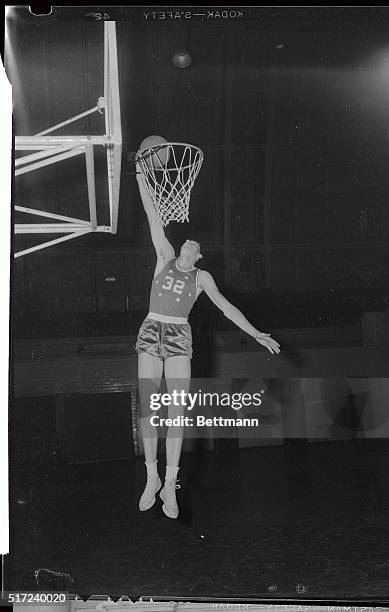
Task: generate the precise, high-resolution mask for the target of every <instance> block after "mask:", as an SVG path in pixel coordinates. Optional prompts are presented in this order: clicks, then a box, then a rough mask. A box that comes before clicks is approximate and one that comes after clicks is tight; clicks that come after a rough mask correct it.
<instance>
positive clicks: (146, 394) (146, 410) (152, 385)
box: [138, 352, 163, 511]
mask: <svg viewBox="0 0 389 612" xmlns="http://www.w3.org/2000/svg"><path fill="white" fill-rule="evenodd" d="M162 371H163V362H162V360H161V359H159V358H158V357H155V356H154V355H151V354H150V353H146V352H145V353H139V354H138V378H139V398H140V411H141V413H140V430H141V436H142V442H143V448H144V453H145V464H146V469H147V483H146V487H145V490H144V491H143V494H142V496H141V498H140V501H139V509H140V510H141V511H144V510H148V509H149V508H151V507H152V506H153V505H154V502H155V494H156V493H157V491H158V490H159V489H160V487H161V484H162V483H161V481H160V478H159V476H158V471H157V447H158V434H157V431H156V428H155V427H153V426H152V425H151V423H150V416H151V410H150V396H151V394H152V393H158V391H159V387H160V384H161V378H162Z"/></svg>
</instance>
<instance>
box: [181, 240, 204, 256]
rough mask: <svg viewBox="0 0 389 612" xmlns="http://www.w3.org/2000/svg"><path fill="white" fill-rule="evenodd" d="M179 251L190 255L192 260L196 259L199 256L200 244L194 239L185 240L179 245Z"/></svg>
mask: <svg viewBox="0 0 389 612" xmlns="http://www.w3.org/2000/svg"><path fill="white" fill-rule="evenodd" d="M181 253H184V254H185V255H190V256H191V257H193V260H194V261H197V260H198V259H199V257H200V256H201V252H200V245H199V243H198V242H197V241H196V240H189V239H188V240H185V242H184V244H183V245H182V247H181Z"/></svg>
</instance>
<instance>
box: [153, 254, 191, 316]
mask: <svg viewBox="0 0 389 612" xmlns="http://www.w3.org/2000/svg"><path fill="white" fill-rule="evenodd" d="M176 261H177V258H176V257H175V258H174V259H172V260H171V261H169V262H168V263H167V264H166V265H165V266H164V267H163V268H162V270H161V272H160V273H159V274H157V276H156V277H155V278H154V279H153V282H152V285H151V292H150V306H149V311H150V312H155V313H156V314H161V315H167V316H171V317H187V316H188V314H189V312H190V311H191V309H192V306H193V304H194V303H195V301H196V289H197V274H198V268H193V269H192V270H187V271H186V272H182V271H181V270H179V269H178V268H177V266H176Z"/></svg>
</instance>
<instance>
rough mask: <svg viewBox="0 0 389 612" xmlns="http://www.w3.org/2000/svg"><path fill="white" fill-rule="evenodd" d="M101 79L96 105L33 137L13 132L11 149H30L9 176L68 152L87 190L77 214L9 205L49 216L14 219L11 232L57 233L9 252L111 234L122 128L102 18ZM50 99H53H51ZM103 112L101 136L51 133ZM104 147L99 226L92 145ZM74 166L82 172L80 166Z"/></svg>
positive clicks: (109, 36) (110, 28)
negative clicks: (104, 208) (105, 218)
mask: <svg viewBox="0 0 389 612" xmlns="http://www.w3.org/2000/svg"><path fill="white" fill-rule="evenodd" d="M103 70H104V82H103V83H102V89H103V91H102V93H103V96H101V97H99V99H98V100H97V103H96V106H95V107H93V108H91V109H88V110H87V111H84V112H82V113H80V114H78V115H76V116H74V117H71V118H70V119H66V120H64V121H62V122H61V123H58V124H56V125H54V126H52V127H50V128H48V129H46V130H44V131H42V132H39V133H38V134H35V135H34V136H16V137H15V150H16V151H35V152H33V153H28V154H26V155H23V156H22V157H19V158H18V159H16V160H15V176H19V175H21V174H24V173H26V172H32V171H34V170H36V169H38V168H42V167H43V166H48V165H51V164H55V163H59V162H61V161H63V160H65V159H68V158H70V157H74V156H81V157H83V158H84V159H85V169H86V181H87V189H88V205H89V215H88V214H87V211H86V215H85V216H86V217H88V218H85V219H78V218H74V217H70V216H66V215H58V214H55V213H49V212H47V211H43V210H37V209H35V208H30V207H28V206H15V210H16V211H19V212H23V213H27V214H32V215H34V216H39V217H45V218H48V219H52V220H53V222H50V223H19V224H15V233H16V234H50V233H51V234H63V236H60V237H59V238H55V239H54V240H50V241H46V242H43V243H40V244H37V245H34V246H33V247H30V248H28V249H24V250H22V251H19V252H16V253H15V257H20V256H22V255H27V254H29V253H32V252H34V251H37V250H40V249H43V248H46V247H49V246H51V245H54V244H58V243H59V242H64V241H65V240H70V239H72V238H77V237H79V236H83V235H84V234H87V233H90V232H109V233H112V234H116V232H117V223H118V211H119V196H120V171H121V156H122V130H121V116H120V94H119V73H118V58H117V42H116V23H115V22H114V21H106V22H104V67H103ZM54 102H55V101H53V103H54ZM96 112H98V113H101V114H104V123H103V126H104V129H103V130H102V131H103V132H104V133H103V134H101V135H74V136H73V135H72V136H61V135H53V132H56V131H57V130H59V129H60V128H61V127H63V126H65V125H68V124H69V123H72V122H75V121H77V120H78V119H81V118H82V117H85V116H87V115H90V114H92V113H96ZM96 146H97V147H105V149H106V154H107V182H108V200H109V201H108V204H109V220H110V221H109V225H99V223H98V219H97V211H96V186H95V163H94V147H96ZM80 171H82V172H83V168H82V166H80Z"/></svg>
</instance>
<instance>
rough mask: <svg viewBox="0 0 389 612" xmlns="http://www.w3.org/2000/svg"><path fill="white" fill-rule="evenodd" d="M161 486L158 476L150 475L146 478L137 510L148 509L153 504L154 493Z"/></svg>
mask: <svg viewBox="0 0 389 612" xmlns="http://www.w3.org/2000/svg"><path fill="white" fill-rule="evenodd" d="M161 486H162V482H161V479H160V477H159V476H158V475H157V476H150V477H149V478H148V479H147V482H146V486H145V490H144V491H143V493H142V496H141V498H140V500H139V510H140V511H141V512H145V510H149V509H150V508H152V507H153V506H154V504H155V494H156V493H158V491H159V489H160V488H161Z"/></svg>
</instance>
